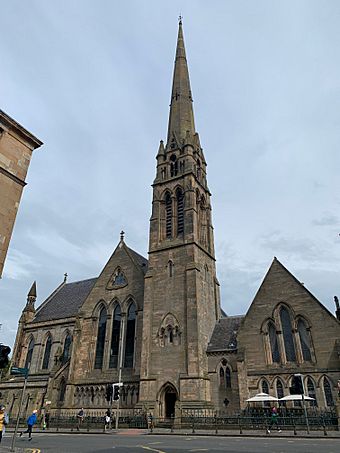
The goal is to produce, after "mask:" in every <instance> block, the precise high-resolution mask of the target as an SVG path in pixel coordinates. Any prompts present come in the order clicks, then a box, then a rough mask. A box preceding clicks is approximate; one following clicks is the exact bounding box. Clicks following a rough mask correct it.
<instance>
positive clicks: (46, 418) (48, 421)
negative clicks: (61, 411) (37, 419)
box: [45, 412, 50, 429]
mask: <svg viewBox="0 0 340 453" xmlns="http://www.w3.org/2000/svg"><path fill="white" fill-rule="evenodd" d="M45 424H46V429H49V427H50V413H49V412H46V414H45Z"/></svg>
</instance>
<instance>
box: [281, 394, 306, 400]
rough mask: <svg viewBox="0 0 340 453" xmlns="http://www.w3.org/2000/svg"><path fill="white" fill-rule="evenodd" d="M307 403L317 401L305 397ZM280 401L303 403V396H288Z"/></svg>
mask: <svg viewBox="0 0 340 453" xmlns="http://www.w3.org/2000/svg"><path fill="white" fill-rule="evenodd" d="M303 396H304V399H305V401H315V398H312V397H311V396H307V395H303ZM279 401H302V395H287V396H284V397H283V398H280V399H279Z"/></svg>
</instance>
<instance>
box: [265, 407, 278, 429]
mask: <svg viewBox="0 0 340 453" xmlns="http://www.w3.org/2000/svg"><path fill="white" fill-rule="evenodd" d="M278 416H279V414H278V413H277V409H276V407H275V406H274V407H273V408H272V412H271V415H270V423H269V426H268V429H267V433H268V434H270V430H271V428H272V427H273V425H275V426H276V428H277V430H278V432H279V433H280V432H281V428H280V426H279V423H278V420H277V419H278Z"/></svg>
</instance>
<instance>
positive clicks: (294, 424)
mask: <svg viewBox="0 0 340 453" xmlns="http://www.w3.org/2000/svg"><path fill="white" fill-rule="evenodd" d="M293 427H294V436H296V434H297V433H296V425H295V421H294V422H293Z"/></svg>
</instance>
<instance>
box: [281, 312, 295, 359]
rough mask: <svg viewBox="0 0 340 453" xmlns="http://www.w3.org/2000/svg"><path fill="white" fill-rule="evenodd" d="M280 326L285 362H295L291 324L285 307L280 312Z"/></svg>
mask: <svg viewBox="0 0 340 453" xmlns="http://www.w3.org/2000/svg"><path fill="white" fill-rule="evenodd" d="M280 318H281V326H282V333H283V342H284V345H285V352H286V360H287V362H295V361H296V354H295V345H294V338H293V331H292V323H291V320H290V315H289V312H288V310H287V309H286V308H285V307H282V308H281V310H280Z"/></svg>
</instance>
